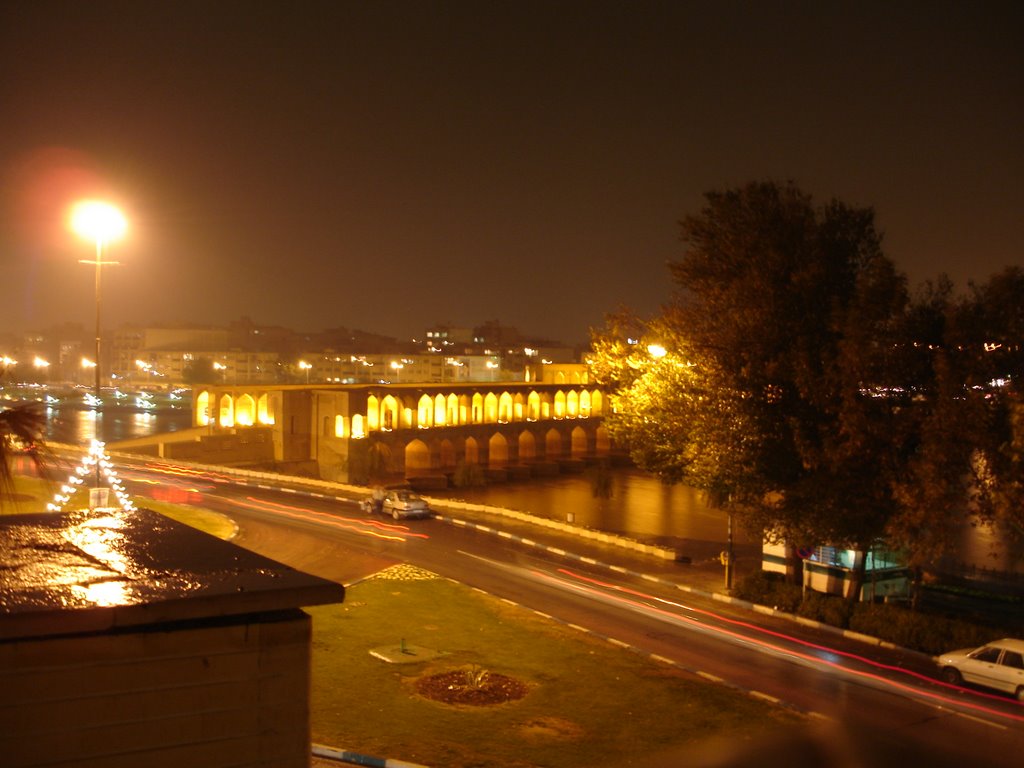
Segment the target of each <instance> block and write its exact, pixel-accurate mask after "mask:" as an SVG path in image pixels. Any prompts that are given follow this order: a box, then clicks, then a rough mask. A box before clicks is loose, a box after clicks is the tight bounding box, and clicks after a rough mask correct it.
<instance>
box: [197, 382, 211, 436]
mask: <svg viewBox="0 0 1024 768" xmlns="http://www.w3.org/2000/svg"><path fill="white" fill-rule="evenodd" d="M212 415H213V414H212V412H211V409H210V393H209V392H207V391H206V390H205V389H204V390H203V391H202V392H200V393H199V394H198V395H196V424H197V425H198V426H200V427H205V426H206V425H207V424H209V423H210V422H211V421H212V419H211V418H210V416H212Z"/></svg>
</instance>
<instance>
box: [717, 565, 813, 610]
mask: <svg viewBox="0 0 1024 768" xmlns="http://www.w3.org/2000/svg"><path fill="white" fill-rule="evenodd" d="M733 592H734V593H735V595H736V597H738V598H740V599H741V600H748V601H750V602H751V603H757V604H758V605H766V606H769V607H771V608H775V609H776V610H778V611H785V612H786V613H794V612H795V611H796V610H797V608H798V607H799V605H800V600H801V598H802V597H803V590H802V589H801V588H800V585H799V584H787V583H786V580H785V579H784V578H783V576H782V574H780V573H769V572H768V571H755V572H754V573H751V574H749V575H747V576H745V577H743V578H742V579H740V580H739V582H737V584H736V587H735V589H734V590H733Z"/></svg>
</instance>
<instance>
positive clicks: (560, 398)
mask: <svg viewBox="0 0 1024 768" xmlns="http://www.w3.org/2000/svg"><path fill="white" fill-rule="evenodd" d="M555 418H556V419H564V418H565V393H564V392H562V390H558V391H557V392H556V393H555Z"/></svg>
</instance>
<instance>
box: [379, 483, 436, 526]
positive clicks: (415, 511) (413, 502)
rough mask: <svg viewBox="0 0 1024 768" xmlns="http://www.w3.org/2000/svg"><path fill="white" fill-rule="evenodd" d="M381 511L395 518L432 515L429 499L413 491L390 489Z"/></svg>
mask: <svg viewBox="0 0 1024 768" xmlns="http://www.w3.org/2000/svg"><path fill="white" fill-rule="evenodd" d="M381 507H382V509H381V511H382V512H383V513H384V514H385V515H391V516H392V517H393V518H395V520H398V519H399V518H402V517H430V507H429V506H427V500H426V499H424V498H423V497H422V496H419V495H418V494H415V493H413V492H412V491H404V490H402V491H388V492H387V493H386V494H384V502H383V504H382V505H381Z"/></svg>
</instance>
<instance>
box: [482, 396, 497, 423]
mask: <svg viewBox="0 0 1024 768" xmlns="http://www.w3.org/2000/svg"><path fill="white" fill-rule="evenodd" d="M497 421H498V397H497V395H495V394H494V393H493V392H488V393H487V395H486V396H485V397H484V423H485V424H496V423H497Z"/></svg>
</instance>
